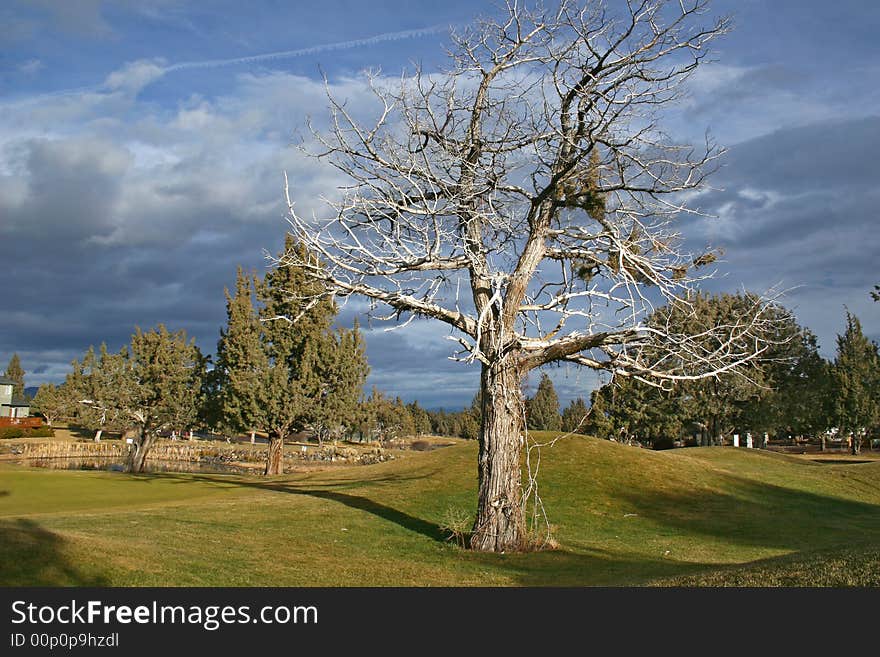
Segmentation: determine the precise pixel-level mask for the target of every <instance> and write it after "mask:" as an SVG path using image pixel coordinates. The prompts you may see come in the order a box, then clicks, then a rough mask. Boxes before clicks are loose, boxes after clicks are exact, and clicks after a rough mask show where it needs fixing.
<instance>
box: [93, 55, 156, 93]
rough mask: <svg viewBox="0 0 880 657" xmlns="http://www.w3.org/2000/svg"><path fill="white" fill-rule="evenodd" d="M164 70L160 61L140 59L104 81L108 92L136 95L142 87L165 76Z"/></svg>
mask: <svg viewBox="0 0 880 657" xmlns="http://www.w3.org/2000/svg"><path fill="white" fill-rule="evenodd" d="M165 72H166V68H165V67H164V66H163V65H162V62H161V61H160V60H147V59H140V60H138V61H135V62H129V63H128V64H126V65H125V66H123V67H122V68H121V69H119V70H117V71H114V72H113V73H111V74H110V75H108V76H107V79H106V80H104V86H105V87H106V88H107V89H109V90H110V91H125V92H126V93H129V94H132V95H137V94H138V93H139V92H140V91H141V90H142V89H143V88H144V87H146V86H147V85H148V84H150V83H151V82H155V81H156V80H158V79H159V78H161V77H162V76H163V75H165Z"/></svg>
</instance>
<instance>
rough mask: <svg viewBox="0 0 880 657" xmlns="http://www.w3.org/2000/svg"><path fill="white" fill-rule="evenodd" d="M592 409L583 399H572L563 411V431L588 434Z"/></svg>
mask: <svg viewBox="0 0 880 657" xmlns="http://www.w3.org/2000/svg"><path fill="white" fill-rule="evenodd" d="M589 413H590V409H589V408H588V407H587V402H585V401H584V398H583V397H578V398H577V399H572V400H571V401H570V402H569V403H568V406H566V407H565V409H564V410H563V411H562V430H563V431H566V432H577V433H586V427H587V422H588V418H589Z"/></svg>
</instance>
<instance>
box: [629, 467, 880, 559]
mask: <svg viewBox="0 0 880 657" xmlns="http://www.w3.org/2000/svg"><path fill="white" fill-rule="evenodd" d="M719 478H720V479H721V480H722V481H723V486H722V490H723V492H722V491H718V490H716V491H711V492H708V491H692V490H665V491H662V492H660V491H657V490H652V491H647V490H644V491H638V490H632V489H630V490H627V491H622V492H620V493H619V496H620V497H621V498H622V499H624V500H627V501H628V502H629V503H630V504H631V505H632V506H633V507H634V508H635V510H636V512H637V513H638V516H639V517H640V518H646V519H649V520H651V521H652V522H654V523H657V524H659V525H663V526H666V527H669V528H670V529H672V530H674V531H676V532H677V533H681V534H682V535H687V534H690V535H693V536H694V537H695V538H697V537H698V536H700V535H702V536H710V537H713V538H719V539H722V540H724V541H725V542H729V543H735V544H737V545H743V546H750V547H761V548H774V549H784V550H814V549H817V548H819V547H831V546H834V545H846V544H847V543H849V542H851V541H854V540H858V541H877V542H880V506H878V505H876V504H871V503H868V502H860V501H856V500H847V499H843V498H840V497H834V496H832V495H823V494H820V493H813V492H808V491H803V490H797V489H793V488H787V487H785V486H780V485H775V484H768V483H760V482H756V481H754V480H751V479H747V478H743V477H739V476H736V475H731V474H724V475H719Z"/></svg>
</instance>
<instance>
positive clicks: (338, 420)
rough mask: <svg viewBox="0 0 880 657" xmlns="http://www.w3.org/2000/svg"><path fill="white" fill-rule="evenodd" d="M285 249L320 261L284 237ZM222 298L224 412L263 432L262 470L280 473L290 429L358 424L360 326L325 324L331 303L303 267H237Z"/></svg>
mask: <svg viewBox="0 0 880 657" xmlns="http://www.w3.org/2000/svg"><path fill="white" fill-rule="evenodd" d="M285 252H288V253H289V252H296V253H298V254H299V257H300V258H301V259H302V260H301V261H302V262H309V263H311V266H315V267H318V266H320V265H319V264H318V263H317V261H316V260H315V259H314V258H313V257H311V256H310V255H309V254H307V253H306V252H305V250H304V247H302V246H301V245H299V244H297V243H295V242H294V241H293V240H292V238H291V237H290V236H288V237H287V241H286V243H285ZM226 297H227V302H226V305H227V326H226V328H225V330H223V331H222V332H221V337H220V342H219V343H218V346H217V369H218V372H219V373H218V374H217V377H218V379H219V384H218V385H219V388H220V390H221V399H222V400H223V402H222V408H223V415H224V417H225V418H226V421H227V423H228V424H229V425H230V426H232V427H235V428H237V429H238V430H242V431H245V430H250V431H253V430H255V429H259V430H261V431H265V432H266V433H267V434H268V435H269V452H268V456H267V459H266V469H265V473H266V474H267V475H273V474H280V473H281V472H282V471H283V466H282V459H283V449H284V441H285V439H286V438H287V436H289V435H290V434H291V433H295V432H297V431H303V430H306V429H312V430H314V431H315V433H316V434H317V436H318V439H319V441H323V439H324V438H325V437H328V436H336V435H341V433H342V432H344V431H345V430H346V428H347V427H350V426H353V425H355V424H357V423H362V422H363V418H360V417H359V414H361V413H362V412H363V408H362V407H361V405H360V399H361V396H362V387H363V383H364V381H365V380H366V377H367V374H368V371H369V369H368V367H367V362H366V355H365V347H364V342H363V339H362V337H361V334H360V329H359V327H358V326H357V325H355V326H354V328H352V329H351V330H346V329H337V330H335V331H334V330H332V329H331V325H332V322H333V319H334V318H335V317H336V314H337V308H336V305H335V304H334V303H333V302H332V301H331V300H329V299H328V298H326V297H324V296H322V295H321V289H320V284H319V283H318V282H316V281H315V280H313V279H308V278H306V276H305V274H304V272H303V268H302V267H300V266H279V267H276V268H274V269H272V270H270V271H269V272H267V274H266V276H265V277H264V279H263V280H262V281H260V280H258V279H256V278H254V277H253V276H245V275H244V274H243V273H242V272H241V270H239V272H238V276H237V280H236V291H235V294H234V295H230V294H229V293H228V292H227V295H226ZM315 299H317V301H314V300H315ZM306 300H311V301H308V302H307V301H306Z"/></svg>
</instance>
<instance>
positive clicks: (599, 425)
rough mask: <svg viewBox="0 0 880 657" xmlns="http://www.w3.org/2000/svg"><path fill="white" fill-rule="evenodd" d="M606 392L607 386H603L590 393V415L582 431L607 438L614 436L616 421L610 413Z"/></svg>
mask: <svg viewBox="0 0 880 657" xmlns="http://www.w3.org/2000/svg"><path fill="white" fill-rule="evenodd" d="M605 392H606V388H605V387H604V386H603V387H602V388H599V389H597V390H593V392H591V393H590V415H589V416H588V417H587V422H586V425H585V426H584V427H583V428H582V429H581V430H580V432H581V433H584V434H587V435H590V436H596V438H604V439H606V440H607V439H609V438H611V437H613V436H614V422H613V421H612V419H611V418H610V417H609V415H608V408H607V407H608V404H607V402H606V395H605V394H604V393H605ZM608 392H610V389H609V390H608Z"/></svg>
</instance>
